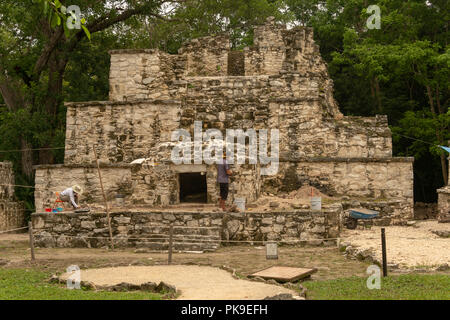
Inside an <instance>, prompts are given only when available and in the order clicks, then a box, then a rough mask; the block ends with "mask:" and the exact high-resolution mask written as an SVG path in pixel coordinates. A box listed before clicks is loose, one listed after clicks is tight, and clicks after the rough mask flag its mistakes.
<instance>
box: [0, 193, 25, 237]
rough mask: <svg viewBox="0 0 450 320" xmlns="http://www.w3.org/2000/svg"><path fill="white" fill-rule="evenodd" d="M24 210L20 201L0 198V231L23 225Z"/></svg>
mask: <svg viewBox="0 0 450 320" xmlns="http://www.w3.org/2000/svg"><path fill="white" fill-rule="evenodd" d="M24 224H25V210H24V207H23V205H22V203H20V202H15V201H9V200H5V199H0V231H4V230H10V229H15V228H20V227H23V226H24Z"/></svg>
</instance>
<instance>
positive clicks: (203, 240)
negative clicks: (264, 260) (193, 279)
mask: <svg viewBox="0 0 450 320" xmlns="http://www.w3.org/2000/svg"><path fill="white" fill-rule="evenodd" d="M34 236H35V237H44V238H45V237H47V238H48V237H51V238H56V237H60V236H63V237H66V238H79V239H108V240H109V239H110V238H109V237H92V236H69V235H64V234H61V235H58V236H53V235H39V234H34ZM168 237H169V236H167V237H166V238H135V237H117V236H116V237H113V240H167V241H169V238H168ZM337 239H338V238H323V239H304V240H278V241H277V240H222V239H217V240H213V239H199V240H198V241H196V239H187V240H190V241H196V242H192V243H200V242H224V243H231V242H233V243H234V242H236V243H239V242H240V243H267V242H277V243H299V242H305V241H317V240H337ZM176 240H178V239H176ZM147 242H151V241H147ZM153 243H162V242H157V241H155V242H153ZM164 243H167V242H164ZM179 243H186V244H187V243H191V242H179Z"/></svg>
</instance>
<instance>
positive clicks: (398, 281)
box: [302, 274, 450, 300]
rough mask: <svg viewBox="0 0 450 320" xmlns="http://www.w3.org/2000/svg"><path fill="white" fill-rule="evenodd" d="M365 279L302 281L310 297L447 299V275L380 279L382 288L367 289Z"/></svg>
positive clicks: (448, 292) (322, 298)
mask: <svg viewBox="0 0 450 320" xmlns="http://www.w3.org/2000/svg"><path fill="white" fill-rule="evenodd" d="M366 281H367V278H360V277H351V278H344V279H335V280H326V281H307V282H304V283H302V285H303V286H304V287H306V288H307V289H308V291H307V297H308V299H313V300H450V290H449V288H450V276H449V275H436V274H435V275H423V274H409V275H399V276H389V277H386V278H381V289H379V290H377V289H372V290H369V289H367V286H366Z"/></svg>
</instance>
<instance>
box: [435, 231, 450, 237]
mask: <svg viewBox="0 0 450 320" xmlns="http://www.w3.org/2000/svg"><path fill="white" fill-rule="evenodd" d="M431 232H432V233H434V234H435V235H437V236H438V237H441V238H450V231H447V230H432V231H431Z"/></svg>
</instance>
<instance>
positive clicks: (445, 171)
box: [441, 154, 448, 186]
mask: <svg viewBox="0 0 450 320" xmlns="http://www.w3.org/2000/svg"><path fill="white" fill-rule="evenodd" d="M441 167H442V177H443V178H444V185H445V186H446V185H448V168H447V158H446V157H445V154H441Z"/></svg>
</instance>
